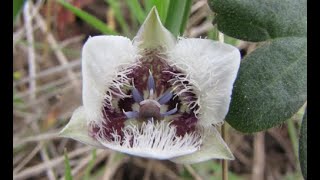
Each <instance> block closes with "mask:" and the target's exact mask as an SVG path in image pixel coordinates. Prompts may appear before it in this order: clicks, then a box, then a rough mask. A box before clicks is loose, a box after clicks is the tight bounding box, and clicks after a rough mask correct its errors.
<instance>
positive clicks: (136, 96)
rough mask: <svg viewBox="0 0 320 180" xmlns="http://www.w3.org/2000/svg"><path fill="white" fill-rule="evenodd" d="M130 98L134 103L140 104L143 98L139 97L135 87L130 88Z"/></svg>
mask: <svg viewBox="0 0 320 180" xmlns="http://www.w3.org/2000/svg"><path fill="white" fill-rule="evenodd" d="M132 97H133V99H134V101H135V102H137V103H140V102H141V101H143V97H142V96H141V94H140V92H139V90H138V89H137V88H135V87H133V88H132Z"/></svg>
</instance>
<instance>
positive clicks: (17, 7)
mask: <svg viewBox="0 0 320 180" xmlns="http://www.w3.org/2000/svg"><path fill="white" fill-rule="evenodd" d="M24 2H25V1H24V0H13V23H14V22H15V20H16V17H17V16H18V14H19V13H20V11H21V9H22V7H23V4H24Z"/></svg>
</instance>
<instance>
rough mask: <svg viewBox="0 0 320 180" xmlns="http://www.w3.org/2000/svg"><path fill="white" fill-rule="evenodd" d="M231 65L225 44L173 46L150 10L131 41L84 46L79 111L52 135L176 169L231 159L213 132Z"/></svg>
mask: <svg viewBox="0 0 320 180" xmlns="http://www.w3.org/2000/svg"><path fill="white" fill-rule="evenodd" d="M239 63H240V53H239V51H238V50H237V49H236V48H235V47H233V46H231V45H227V44H223V43H220V42H215V41H212V40H208V39H193V38H191V39H184V38H179V39H176V38H175V37H174V36H173V35H172V34H171V33H170V32H169V31H168V30H167V29H165V27H164V26H163V25H162V24H161V21H160V18H159V16H158V13H157V10H156V8H153V9H152V10H151V12H150V13H149V15H148V16H147V18H146V20H145V22H144V23H143V25H142V27H141V28H140V30H139V32H138V34H137V35H136V37H135V38H134V39H133V41H130V40H129V39H128V38H125V37H121V36H95V37H91V38H89V40H88V41H87V42H86V43H85V45H84V47H83V50H82V77H83V97H82V98H83V106H81V107H79V108H78V109H77V110H75V112H74V113H73V115H72V118H71V120H70V122H69V123H68V125H67V126H66V127H65V128H64V129H63V130H62V131H61V133H60V134H61V135H62V136H64V137H69V138H73V139H75V140H78V141H81V142H83V143H85V144H88V145H91V146H95V147H99V148H110V149H113V150H116V151H120V152H123V153H127V154H131V155H136V156H141V157H149V158H156V159H169V160H171V161H173V162H176V163H196V162H201V161H205V160H209V159H213V158H219V159H234V157H233V155H232V153H231V152H230V150H229V148H228V146H227V145H226V144H225V142H224V141H223V139H222V138H221V136H220V134H219V133H218V131H217V130H216V127H217V126H218V125H221V124H222V123H223V122H224V118H225V116H226V114H227V112H228V108H229V103H230V97H231V92H232V86H233V83H234V80H235V78H236V75H237V71H238V68H239Z"/></svg>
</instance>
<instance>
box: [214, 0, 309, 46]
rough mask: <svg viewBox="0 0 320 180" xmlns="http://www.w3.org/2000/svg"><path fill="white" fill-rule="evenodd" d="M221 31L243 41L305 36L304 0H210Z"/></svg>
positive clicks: (305, 13) (305, 12)
mask: <svg viewBox="0 0 320 180" xmlns="http://www.w3.org/2000/svg"><path fill="white" fill-rule="evenodd" d="M209 4H210V7H211V8H212V10H213V11H214V12H215V13H216V19H215V21H216V22H217V23H218V29H219V30H220V31H222V32H223V33H225V34H227V35H229V36H232V37H235V38H238V39H242V40H246V41H255V42H256V41H264V40H267V39H273V38H276V37H288V36H298V37H302V36H306V34H307V1H306V0H281V1H279V0H268V1H266V0H254V1H252V0H209Z"/></svg>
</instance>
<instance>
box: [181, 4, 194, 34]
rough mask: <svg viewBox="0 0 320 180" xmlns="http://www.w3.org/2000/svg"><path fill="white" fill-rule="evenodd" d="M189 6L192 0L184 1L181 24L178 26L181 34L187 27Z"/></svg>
mask: <svg viewBox="0 0 320 180" xmlns="http://www.w3.org/2000/svg"><path fill="white" fill-rule="evenodd" d="M191 6H192V1H191V0H190V1H189V0H188V1H186V5H185V7H184V12H183V19H182V22H181V26H180V34H181V35H183V33H184V30H185V29H186V27H187V22H188V19H189V15H190V11H191Z"/></svg>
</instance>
